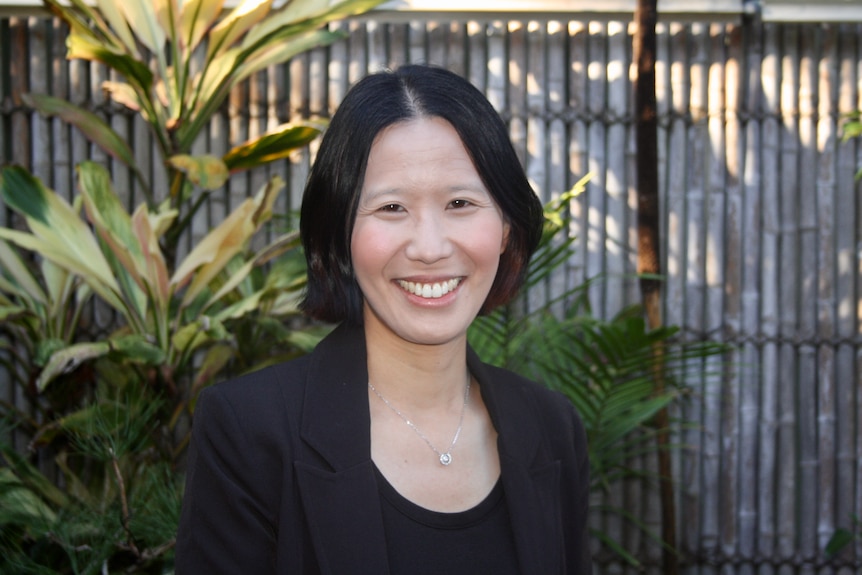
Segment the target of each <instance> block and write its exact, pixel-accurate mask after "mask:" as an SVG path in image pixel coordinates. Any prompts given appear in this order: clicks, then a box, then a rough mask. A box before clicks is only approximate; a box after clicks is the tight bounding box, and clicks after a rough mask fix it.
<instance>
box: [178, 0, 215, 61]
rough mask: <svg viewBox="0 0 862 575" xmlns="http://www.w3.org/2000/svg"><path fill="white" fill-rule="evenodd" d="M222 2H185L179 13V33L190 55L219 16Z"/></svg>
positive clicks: (193, 0)
mask: <svg viewBox="0 0 862 575" xmlns="http://www.w3.org/2000/svg"><path fill="white" fill-rule="evenodd" d="M223 6H224V0H186V1H185V2H184V3H183V7H182V10H181V12H180V33H181V34H182V41H183V44H184V45H185V49H186V50H187V51H188V52H189V53H191V52H193V51H194V49H195V48H197V45H198V44H199V43H200V41H201V40H202V39H203V37H204V34H206V32H207V30H209V29H210V26H212V24H213V23H214V22H215V21H216V18H218V16H219V14H221V11H222V7H223Z"/></svg>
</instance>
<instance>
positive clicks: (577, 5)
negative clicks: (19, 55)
mask: <svg viewBox="0 0 862 575" xmlns="http://www.w3.org/2000/svg"><path fill="white" fill-rule="evenodd" d="M238 2H239V0H226V1H225V6H226V7H232V6H235V5H236V4H237V3H238ZM635 4H636V0H390V1H389V2H387V3H386V4H384V5H382V6H381V7H380V8H378V9H377V10H375V11H374V12H376V13H380V12H383V13H387V14H392V13H396V14H397V13H402V14H403V15H404V16H405V17H410V16H417V15H420V14H430V13H433V14H435V15H437V16H438V17H439V16H442V15H443V14H446V13H448V14H449V15H450V16H451V17H452V18H453V19H454V18H459V19H462V18H464V17H466V16H472V15H474V14H487V13H488V12H495V13H499V14H520V15H524V14H527V13H530V14H535V15H536V16H537V17H540V18H547V17H549V16H554V17H557V16H560V15H564V14H565V15H575V14H585V15H589V16H591V17H599V18H600V19H604V18H607V17H608V16H611V17H620V16H622V17H623V18H624V19H625V18H628V17H630V16H631V14H633V13H634V10H635ZM658 12H659V16H660V17H664V19H692V18H693V17H703V16H709V19H710V20H712V21H715V20H716V19H719V20H725V21H726V20H728V19H736V18H738V17H739V16H741V15H742V14H756V13H760V14H761V15H762V17H763V19H764V20H765V21H774V22H778V21H788V22H826V21H837V22H860V21H862V0H817V1H812V0H658ZM44 13H45V9H44V7H43V4H42V0H0V16H8V15H18V16H25V15H33V14H44Z"/></svg>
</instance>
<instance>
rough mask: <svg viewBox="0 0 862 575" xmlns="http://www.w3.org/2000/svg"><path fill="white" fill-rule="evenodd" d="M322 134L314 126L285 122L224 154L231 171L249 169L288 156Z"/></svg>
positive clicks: (225, 161)
mask: <svg viewBox="0 0 862 575" xmlns="http://www.w3.org/2000/svg"><path fill="white" fill-rule="evenodd" d="M318 134H320V130H319V129H318V128H317V127H315V126H312V125H311V124H306V125H298V126H297V125H292V124H285V125H282V126H279V127H278V128H276V129H275V130H274V131H272V132H270V133H267V134H264V135H263V136H261V137H259V138H257V139H256V140H250V141H248V142H245V143H244V144H240V145H239V146H236V147H235V148H233V149H232V150H230V151H229V152H228V153H227V154H225V155H224V158H222V159H223V160H224V163H225V165H226V166H227V169H229V170H230V171H231V172H237V171H240V170H248V169H251V168H255V167H257V166H260V165H262V164H266V163H268V162H272V161H275V160H280V159H283V158H287V157H288V156H289V155H290V154H291V152H293V151H294V150H296V149H298V148H300V147H303V146H305V145H306V144H308V143H309V142H311V141H312V140H313V139H314V138H316V137H317V136H318Z"/></svg>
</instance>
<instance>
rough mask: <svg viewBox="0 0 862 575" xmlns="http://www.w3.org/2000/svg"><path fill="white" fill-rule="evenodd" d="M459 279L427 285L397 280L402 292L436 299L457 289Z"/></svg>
mask: <svg viewBox="0 0 862 575" xmlns="http://www.w3.org/2000/svg"><path fill="white" fill-rule="evenodd" d="M461 279H462V278H454V279H451V280H447V281H444V282H434V283H429V284H425V283H417V282H408V281H404V280H398V285H400V286H401V288H402V289H403V290H405V291H407V292H410V293H412V294H413V295H417V296H419V297H423V298H426V299H437V298H441V297H443V296H444V295H446V294H447V293H449V292H451V291H453V290H454V289H455V288H456V287H458V284H460V283H461Z"/></svg>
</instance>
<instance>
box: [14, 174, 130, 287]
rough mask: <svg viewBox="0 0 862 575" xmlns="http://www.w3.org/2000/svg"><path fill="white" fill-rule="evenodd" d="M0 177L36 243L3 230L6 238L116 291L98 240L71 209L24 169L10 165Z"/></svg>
mask: <svg viewBox="0 0 862 575" xmlns="http://www.w3.org/2000/svg"><path fill="white" fill-rule="evenodd" d="M0 174H2V176H0V197H2V198H3V199H4V200H5V201H6V205H8V206H9V207H10V208H12V209H13V210H15V211H17V212H18V213H20V214H21V215H23V216H24V217H25V219H26V221H27V225H28V226H29V227H30V230H31V231H32V232H33V234H32V238H33V240H28V239H26V238H24V237H23V236H26V235H29V234H15V233H12V232H14V231H15V230H8V229H3V228H0V230H2V231H3V232H4V236H5V237H6V239H10V240H12V241H14V242H16V243H18V244H19V245H21V246H22V247H25V248H27V249H32V250H34V251H38V252H39V253H41V254H42V255H43V256H45V257H50V258H52V259H54V261H55V263H57V264H59V265H61V266H63V267H66V268H67V269H69V270H70V271H72V272H74V273H79V274H82V275H83V276H84V279H85V281H89V280H95V281H97V282H98V283H99V284H100V285H102V286H106V287H107V288H109V289H111V290H114V292H116V291H117V289H118V286H117V283H116V281H115V280H114V277H113V274H112V273H111V268H110V266H109V265H108V262H107V261H106V260H105V257H104V256H103V255H102V252H101V250H100V249H99V244H98V242H97V241H96V238H95V237H94V236H93V234H92V232H91V231H90V229H89V228H88V227H87V225H86V224H85V223H84V222H83V221H82V220H81V218H80V217H79V216H78V214H77V213H76V212H75V211H74V210H72V207H71V206H70V205H69V204H68V203H67V202H66V201H65V200H64V199H63V198H62V197H60V196H59V195H57V194H56V193H54V192H53V191H51V190H48V189H47V188H45V187H44V186H43V185H42V183H41V182H40V181H39V180H38V179H37V178H35V177H33V176H32V175H31V174H30V173H29V172H27V171H26V170H24V169H23V168H20V167H18V166H11V167H8V168H5V169H3V171H2V172H0ZM22 242H23V243H22ZM24 244H27V245H24ZM93 287H94V289H96V286H93ZM100 295H103V294H101V293H100Z"/></svg>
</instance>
